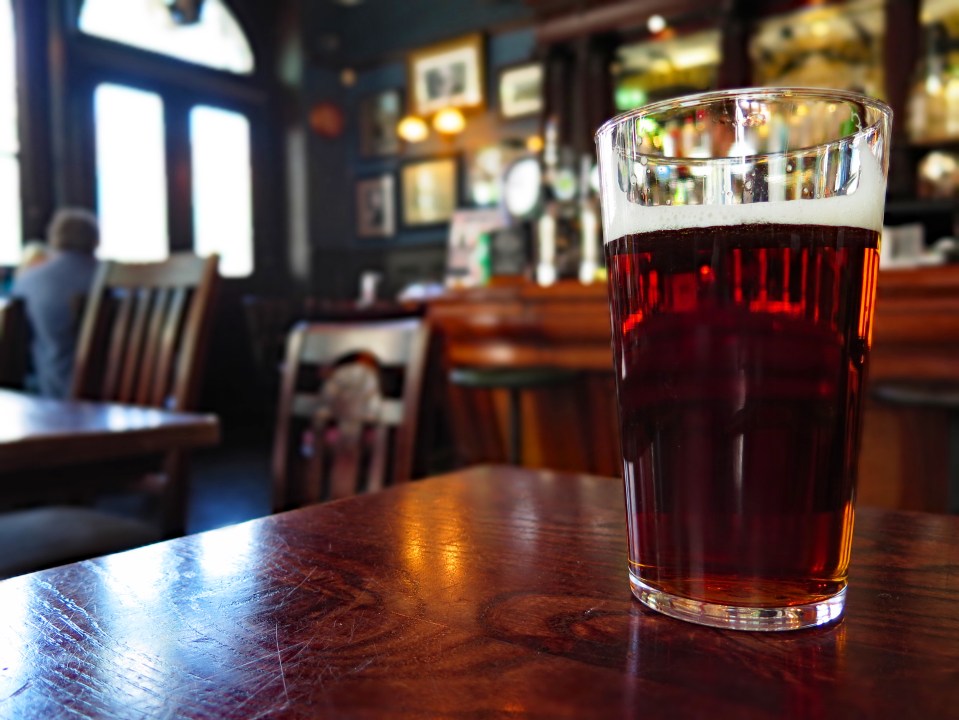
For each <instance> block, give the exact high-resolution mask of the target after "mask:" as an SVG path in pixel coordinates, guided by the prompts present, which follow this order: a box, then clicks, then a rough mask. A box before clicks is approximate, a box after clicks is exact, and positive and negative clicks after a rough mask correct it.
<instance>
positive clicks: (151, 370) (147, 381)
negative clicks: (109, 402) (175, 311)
mask: <svg viewBox="0 0 959 720" xmlns="http://www.w3.org/2000/svg"><path fill="white" fill-rule="evenodd" d="M170 294H171V290H170V289H169V288H157V289H156V290H155V291H154V292H153V307H152V308H151V309H150V322H149V325H148V326H147V336H146V341H145V344H144V347H143V367H142V368H141V371H140V379H139V382H138V383H137V391H136V396H135V397H134V399H133V402H134V404H136V405H149V404H150V403H151V400H152V395H151V392H150V391H151V389H152V387H153V385H154V383H155V382H156V369H157V366H158V364H159V363H158V362H157V361H158V355H159V353H160V343H161V341H162V339H163V320H164V318H165V317H166V313H167V306H168V305H169V303H170Z"/></svg>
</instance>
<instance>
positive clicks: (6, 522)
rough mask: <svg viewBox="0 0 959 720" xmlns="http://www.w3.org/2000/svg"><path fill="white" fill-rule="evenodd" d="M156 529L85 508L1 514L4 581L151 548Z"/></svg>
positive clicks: (0, 559)
mask: <svg viewBox="0 0 959 720" xmlns="http://www.w3.org/2000/svg"><path fill="white" fill-rule="evenodd" d="M159 539H160V533H159V531H158V530H156V529H154V528H152V527H151V526H149V525H147V524H145V523H142V522H138V521H136V520H131V519H128V518H123V517H119V516H117V515H110V514H107V513H103V512H97V511H96V510H91V509H89V508H82V507H66V506H64V507H60V506H55V507H42V508H32V509H30V510H18V511H15V512H8V513H0V548H2V551H0V578H7V577H13V576H14V575H21V574H23V573H28V572H34V571H35V570H43V569H45V568H49V567H54V566H56V565H63V564H66V563H70V562H75V561H77V560H84V559H86V558H91V557H97V556H99V555H107V554H109V553H114V552H120V551H121V550H129V549H130V548H134V547H139V546H140V545H148V544H150V543H152V542H156V541H157V540H159Z"/></svg>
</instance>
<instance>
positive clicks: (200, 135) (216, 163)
mask: <svg viewBox="0 0 959 720" xmlns="http://www.w3.org/2000/svg"><path fill="white" fill-rule="evenodd" d="M190 142H191V144H192V152H193V236H194V241H193V245H194V249H195V250H196V252H197V254H199V255H210V254H212V253H219V255H220V272H221V274H223V275H226V276H228V277H245V276H247V275H249V274H250V273H252V272H253V190H252V185H251V175H252V166H251V163H250V123H249V121H248V120H247V119H246V118H245V117H244V116H243V115H241V114H240V113H235V112H230V111H229V110H221V109H220V108H214V107H205V106H198V107H195V108H193V110H192V111H191V112H190Z"/></svg>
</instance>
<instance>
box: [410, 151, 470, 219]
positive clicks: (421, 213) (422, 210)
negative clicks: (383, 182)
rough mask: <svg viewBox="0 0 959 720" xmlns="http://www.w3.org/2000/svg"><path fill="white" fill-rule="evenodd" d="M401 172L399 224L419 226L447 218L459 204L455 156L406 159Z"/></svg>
mask: <svg viewBox="0 0 959 720" xmlns="http://www.w3.org/2000/svg"><path fill="white" fill-rule="evenodd" d="M401 173H402V175H401V180H400V183H401V187H402V195H403V200H402V203H403V224H404V225H405V226H407V227H422V226H425V225H438V224H441V223H445V222H449V220H450V218H452V217H453V211H454V210H456V206H457V205H458V204H459V191H458V187H457V163H456V158H440V159H436V160H424V161H420V162H414V163H409V164H407V165H404V166H403V168H402V170H401Z"/></svg>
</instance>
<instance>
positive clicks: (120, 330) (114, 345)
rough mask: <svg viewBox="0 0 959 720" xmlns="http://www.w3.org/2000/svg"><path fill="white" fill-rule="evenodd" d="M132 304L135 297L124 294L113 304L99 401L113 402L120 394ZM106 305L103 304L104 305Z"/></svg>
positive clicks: (131, 316)
mask: <svg viewBox="0 0 959 720" xmlns="http://www.w3.org/2000/svg"><path fill="white" fill-rule="evenodd" d="M134 303H135V297H134V296H133V295H132V294H130V293H125V294H124V295H123V296H122V297H120V298H118V299H117V300H116V302H115V310H114V313H115V314H114V317H113V327H112V329H111V331H110V343H109V346H108V350H107V356H106V368H105V371H104V374H103V386H102V388H101V390H100V399H103V400H107V401H115V400H116V399H117V396H118V395H119V393H120V378H121V377H122V375H123V362H124V359H125V358H126V354H127V345H128V341H129V339H130V325H131V322H132V320H133V306H134ZM107 304H108V303H104V305H107ZM101 307H102V306H101Z"/></svg>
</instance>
